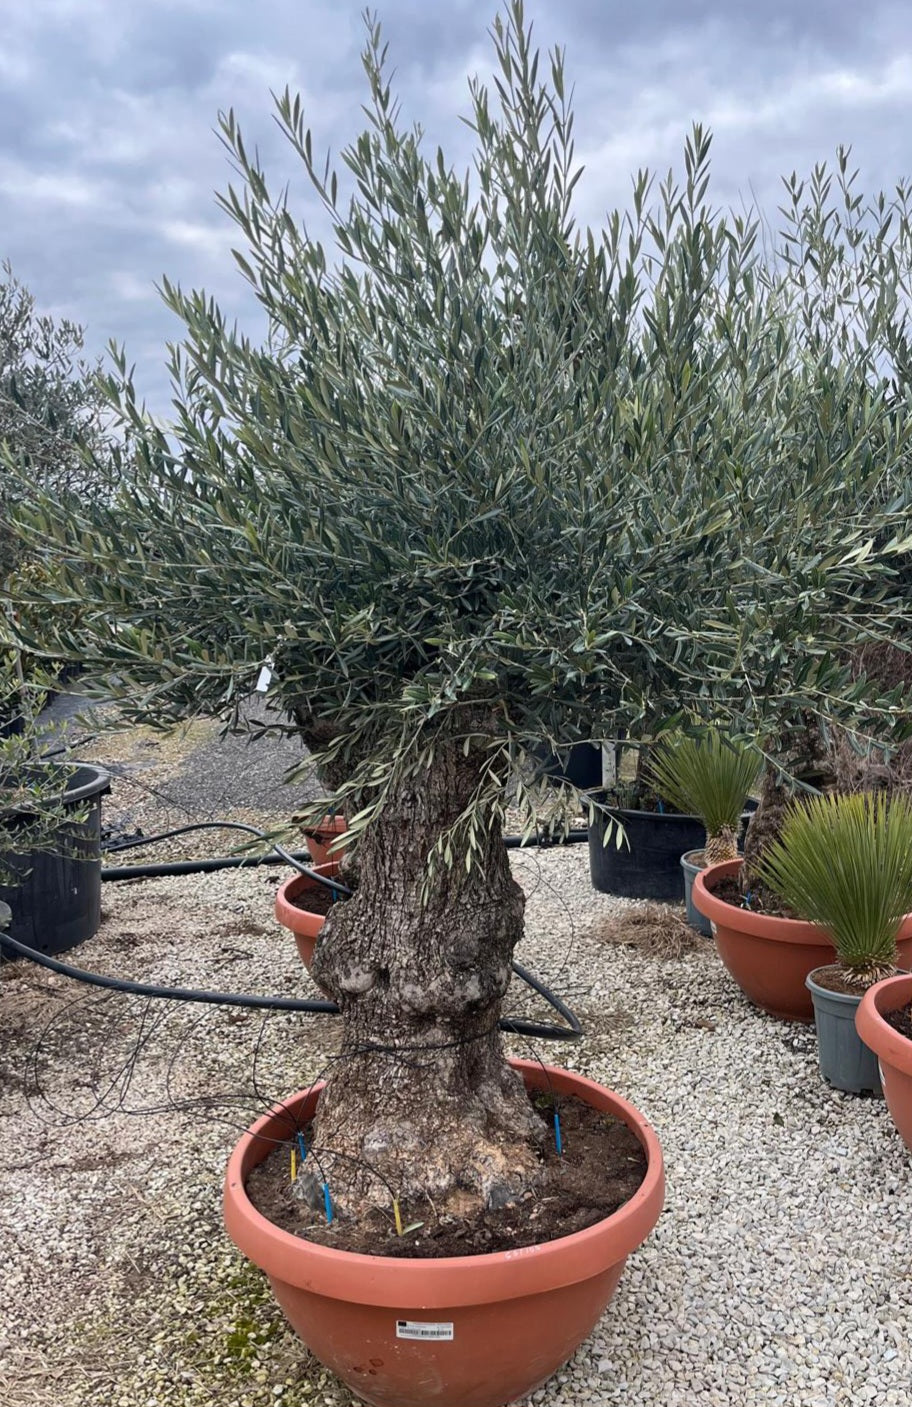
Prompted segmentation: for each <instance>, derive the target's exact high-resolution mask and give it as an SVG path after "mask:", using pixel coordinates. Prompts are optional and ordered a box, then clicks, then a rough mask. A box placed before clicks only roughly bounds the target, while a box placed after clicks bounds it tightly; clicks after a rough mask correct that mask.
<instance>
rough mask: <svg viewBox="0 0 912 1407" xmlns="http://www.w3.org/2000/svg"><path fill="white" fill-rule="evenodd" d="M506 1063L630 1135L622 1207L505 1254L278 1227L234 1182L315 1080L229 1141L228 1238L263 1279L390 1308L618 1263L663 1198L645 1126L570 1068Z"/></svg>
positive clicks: (568, 1278)
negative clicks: (629, 1179)
mask: <svg viewBox="0 0 912 1407" xmlns="http://www.w3.org/2000/svg"><path fill="white" fill-rule="evenodd" d="M509 1063H510V1065H511V1066H512V1067H513V1068H514V1069H515V1070H517V1071H518V1072H519V1073H520V1074H521V1075H522V1076H523V1078H524V1080H525V1082H526V1084H527V1086H531V1087H533V1088H541V1089H549V1088H550V1089H553V1090H555V1091H556V1092H557V1093H562V1094H575V1095H576V1096H577V1097H580V1098H583V1099H585V1100H586V1102H587V1103H591V1104H592V1105H593V1106H594V1107H595V1108H598V1109H603V1110H605V1111H606V1112H608V1113H611V1114H613V1115H614V1116H615V1117H617V1118H620V1119H622V1120H623V1122H624V1123H625V1124H627V1126H628V1128H630V1129H631V1130H632V1131H633V1133H634V1134H636V1136H637V1138H638V1139H639V1141H640V1143H641V1145H642V1147H643V1149H644V1151H645V1153H646V1173H645V1176H644V1178H643V1181H642V1182H641V1183H640V1186H639V1187H638V1188H637V1190H636V1192H634V1194H633V1196H632V1197H631V1198H630V1199H629V1200H628V1201H627V1202H625V1203H624V1204H623V1206H621V1207H619V1208H618V1209H617V1211H615V1212H612V1213H611V1215H610V1216H607V1217H604V1218H603V1219H602V1220H601V1221H598V1222H596V1223H595V1225H594V1226H590V1227H587V1228H585V1229H584V1230H583V1231H576V1232H573V1233H572V1234H571V1235H569V1236H561V1237H558V1238H557V1239H556V1240H553V1241H544V1242H540V1243H538V1244H536V1245H532V1246H523V1247H519V1248H517V1249H516V1250H513V1251H493V1252H488V1253H486V1254H483V1255H477V1256H444V1257H440V1258H439V1259H431V1260H406V1259H403V1258H401V1257H398V1256H368V1255H362V1254H360V1253H357V1252H354V1251H341V1250H335V1249H333V1248H332V1247H329V1246H320V1245H316V1244H314V1243H313V1242H310V1241H307V1240H306V1239H305V1238H303V1237H301V1236H295V1235H293V1234H292V1233H291V1232H289V1231H283V1230H282V1228H281V1227H278V1226H275V1225H274V1223H272V1222H271V1221H269V1220H268V1219H267V1218H266V1217H264V1216H263V1215H262V1213H260V1212H258V1211H257V1210H256V1208H255V1207H254V1206H253V1203H252V1202H251V1201H250V1199H249V1197H248V1196H247V1192H246V1190H245V1187H244V1181H245V1178H246V1175H247V1173H248V1172H250V1171H251V1170H252V1168H253V1167H255V1166H256V1165H257V1163H258V1162H261V1161H262V1158H256V1157H254V1156H253V1155H254V1153H255V1152H259V1148H258V1147H257V1146H256V1140H257V1139H258V1138H268V1137H271V1136H273V1135H272V1134H270V1132H269V1130H270V1129H274V1130H275V1131H276V1132H278V1130H279V1129H280V1128H281V1129H282V1132H283V1133H286V1134H287V1127H288V1118H289V1114H291V1117H292V1118H296V1115H297V1112H298V1110H299V1109H300V1108H301V1106H302V1105H304V1104H305V1103H306V1102H308V1101H309V1099H311V1098H312V1099H313V1100H314V1102H315V1100H316V1097H317V1095H318V1094H319V1092H320V1090H321V1089H322V1087H323V1086H322V1084H320V1085H314V1086H312V1087H311V1089H310V1090H304V1091H299V1092H298V1093H297V1094H294V1095H292V1096H291V1097H290V1098H289V1099H287V1100H284V1101H282V1102H281V1103H280V1104H278V1105H276V1106H275V1107H274V1108H273V1109H272V1110H271V1111H270V1112H269V1113H268V1114H265V1115H263V1116H262V1117H261V1118H260V1119H258V1120H257V1121H256V1123H254V1124H253V1125H251V1127H250V1128H249V1129H247V1131H246V1132H245V1133H244V1135H243V1137H242V1138H241V1139H240V1141H239V1142H238V1143H237V1145H236V1146H235V1148H234V1151H233V1152H232V1154H231V1157H230V1159H229V1162H228V1168H227V1171H226V1174H225V1187H224V1214H225V1223H226V1226H227V1229H228V1234H229V1236H230V1237H231V1238H232V1240H233V1241H234V1242H235V1244H236V1245H237V1246H238V1247H239V1248H240V1249H241V1250H242V1251H243V1252H244V1254H245V1255H247V1256H248V1257H249V1258H250V1259H251V1260H252V1261H253V1262H254V1263H255V1264H256V1265H258V1266H259V1267H260V1269H262V1270H264V1271H265V1272H266V1274H267V1275H268V1276H269V1277H270V1278H271V1279H275V1280H281V1281H284V1282H285V1283H286V1284H291V1285H297V1286H299V1287H300V1288H302V1289H307V1290H309V1291H311V1292H312V1293H314V1294H319V1295H325V1296H327V1297H328V1298H331V1299H344V1300H349V1301H352V1302H357V1303H360V1304H371V1305H379V1306H386V1307H389V1308H391V1309H393V1308H406V1307H415V1308H421V1309H442V1308H449V1307H452V1308H458V1307H459V1306H464V1305H479V1304H488V1303H492V1302H494V1301H496V1300H503V1299H513V1298H520V1297H522V1296H525V1295H533V1294H540V1293H543V1292H547V1291H549V1290H553V1289H558V1288H560V1287H561V1286H564V1285H569V1284H575V1283H577V1282H579V1281H581V1280H586V1279H588V1278H590V1276H591V1275H593V1274H596V1273H598V1272H599V1271H600V1270H604V1269H606V1268H607V1267H608V1266H609V1265H614V1264H617V1263H618V1262H621V1261H623V1260H624V1259H626V1257H627V1256H628V1255H629V1254H630V1252H631V1251H633V1250H635V1249H636V1248H637V1247H638V1246H640V1245H642V1243H643V1241H645V1240H646V1237H647V1236H648V1235H649V1233H650V1232H651V1231H652V1229H653V1227H654V1226H655V1224H656V1222H657V1221H658V1218H659V1215H660V1213H661V1210H662V1206H663V1203H664V1198H665V1174H664V1165H663V1160H662V1150H661V1147H660V1145H659V1140H658V1138H657V1136H656V1134H655V1131H654V1130H653V1128H652V1126H651V1125H650V1124H649V1123H648V1121H647V1120H646V1119H645V1118H644V1117H643V1115H642V1114H640V1112H639V1110H637V1109H636V1108H635V1107H634V1106H633V1105H632V1104H630V1103H628V1101H627V1100H625V1099H623V1098H621V1096H620V1095H617V1094H615V1093H614V1092H613V1091H612V1090H608V1089H606V1088H605V1087H604V1086H603V1085H599V1084H597V1083H596V1082H595V1081H594V1080H589V1079H587V1078H586V1077H585V1076H583V1075H579V1074H577V1073H576V1072H575V1071H570V1070H565V1069H562V1068H560V1067H558V1066H553V1065H549V1066H545V1065H541V1064H539V1063H538V1062H537V1061H530V1060H513V1059H511V1060H510V1062H509ZM292 1111H293V1112H292ZM277 1126H278V1127H277ZM264 1156H265V1155H264ZM581 1262H582V1263H583V1268H582V1269H581V1268H580V1263H581Z"/></svg>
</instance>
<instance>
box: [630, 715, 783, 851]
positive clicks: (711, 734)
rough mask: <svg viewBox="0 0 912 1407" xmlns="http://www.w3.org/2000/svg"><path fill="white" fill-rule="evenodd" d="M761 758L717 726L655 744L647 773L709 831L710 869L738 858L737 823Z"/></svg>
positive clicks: (662, 792)
mask: <svg viewBox="0 0 912 1407" xmlns="http://www.w3.org/2000/svg"><path fill="white" fill-rule="evenodd" d="M759 768H760V756H759V754H758V753H757V751H756V749H755V748H754V747H753V746H752V745H750V744H744V743H734V742H732V740H731V739H730V738H727V737H725V735H724V734H723V733H720V732H719V731H718V729H716V728H707V729H706V730H705V731H704V732H701V733H700V734H698V735H696V736H693V735H690V734H687V733H673V734H669V735H668V736H667V737H665V738H662V739H661V741H660V742H659V743H657V745H656V747H655V749H654V751H653V753H652V756H651V757H650V759H649V763H648V765H647V774H648V776H649V779H650V781H651V783H652V785H653V786H654V787H655V789H656V791H657V792H658V793H659V795H660V796H661V797H662V798H663V799H664V800H665V801H670V802H671V804H672V806H675V807H677V809H678V810H679V811H683V812H684V813H685V814H688V815H692V816H699V818H700V820H701V821H702V822H703V824H704V826H705V827H706V848H705V858H706V863H707V865H718V864H721V863H722V861H723V860H737V858H738V820H739V817H740V815H741V811H742V809H743V807H744V802H745V800H746V799H747V795H748V792H749V791H750V789H751V787H752V786H753V784H754V782H755V781H756V779H757V773H758V771H759Z"/></svg>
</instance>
